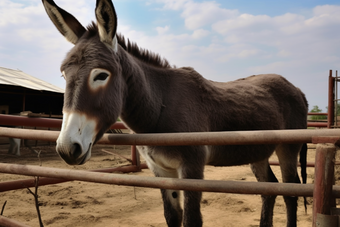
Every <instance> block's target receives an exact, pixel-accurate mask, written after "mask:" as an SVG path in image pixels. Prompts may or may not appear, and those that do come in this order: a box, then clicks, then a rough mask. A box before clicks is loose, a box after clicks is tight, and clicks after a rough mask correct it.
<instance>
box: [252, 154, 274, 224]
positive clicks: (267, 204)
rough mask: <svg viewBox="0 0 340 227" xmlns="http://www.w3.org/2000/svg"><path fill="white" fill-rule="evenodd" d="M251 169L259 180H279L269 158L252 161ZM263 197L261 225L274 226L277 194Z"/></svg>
mask: <svg viewBox="0 0 340 227" xmlns="http://www.w3.org/2000/svg"><path fill="white" fill-rule="evenodd" d="M251 169H252V171H253V173H254V174H255V177H256V178H257V180H258V181H259V182H278V180H277V178H276V177H275V175H274V173H273V171H272V169H271V168H270V166H269V163H268V159H266V160H263V161H260V162H256V163H252V164H251ZM261 198H262V210H261V219H260V227H271V226H273V211H274V205H275V199H276V196H265V195H263V196H262V197H261Z"/></svg>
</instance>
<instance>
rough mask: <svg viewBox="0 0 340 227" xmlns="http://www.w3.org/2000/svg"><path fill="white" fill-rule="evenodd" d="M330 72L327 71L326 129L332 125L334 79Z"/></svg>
mask: <svg viewBox="0 0 340 227" xmlns="http://www.w3.org/2000/svg"><path fill="white" fill-rule="evenodd" d="M332 75H333V74H332V70H329V78H328V126H327V127H328V128H331V127H332V126H333V125H334V98H335V97H334V77H333V76H332Z"/></svg>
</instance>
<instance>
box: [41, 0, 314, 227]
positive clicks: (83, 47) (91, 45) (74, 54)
mask: <svg viewBox="0 0 340 227" xmlns="http://www.w3.org/2000/svg"><path fill="white" fill-rule="evenodd" d="M42 2H43V5H44V7H45V9H46V12H47V14H48V16H49V17H50V19H51V20H52V22H53V23H54V25H55V26H56V27H57V29H58V30H59V32H60V33H61V34H62V35H63V36H65V38H66V39H67V40H68V41H70V42H71V43H73V44H74V45H75V46H74V47H73V48H72V49H71V50H70V52H69V53H68V54H67V56H66V58H65V60H64V61H63V63H62V65H61V72H62V74H63V76H64V78H65V80H66V90H65V97H64V107H63V114H64V119H63V123H62V129H61V132H60V135H59V137H58V140H57V146H56V150H57V153H58V154H59V155H60V156H61V158H62V159H63V160H64V161H65V162H66V163H68V164H70V165H81V164H84V163H85V162H86V161H88V160H89V159H90V156H91V148H92V146H93V145H94V144H95V143H96V142H97V141H98V140H99V139H100V138H101V136H102V135H103V134H104V132H105V131H106V130H107V129H108V128H109V127H110V126H111V125H112V124H113V123H114V122H115V121H116V119H117V118H118V117H120V119H122V120H123V121H124V123H125V124H126V125H127V126H128V127H129V128H130V129H131V130H133V131H134V132H136V133H163V132H172V133H176V132H208V131H227V130H229V131H238V130H274V129H305V128H306V127H307V108H308V105H307V101H306V98H305V96H304V94H303V93H302V92H301V91H300V89H298V88H296V87H295V86H294V85H292V84H291V83H290V82H288V81H287V80H286V79H285V78H283V77H282V76H279V75H275V74H267V75H256V76H250V77H247V78H244V79H239V80H236V81H233V82H227V83H219V82H214V81H210V80H207V79H205V78H203V77H202V76H201V75H200V74H199V73H198V72H196V71H195V70H194V69H193V68H189V67H183V68H175V67H171V66H170V64H169V63H168V61H167V60H165V59H163V58H161V57H160V56H159V55H157V54H154V53H151V52H149V51H148V50H145V49H141V48H139V47H138V46H137V45H136V44H135V43H131V42H130V41H126V40H125V38H124V37H123V36H122V35H118V34H116V29H117V15H116V12H115V8H114V6H113V3H112V2H111V1H110V0H97V2H96V9H95V15H96V23H95V22H92V23H91V24H90V25H89V26H87V27H86V28H85V27H83V26H82V25H81V24H80V23H79V22H78V20H77V19H76V18H75V17H73V16H72V15H71V14H69V13H67V12H66V11H64V10H63V9H61V8H59V7H58V6H57V5H56V4H55V3H54V2H53V1H52V0H42ZM302 147H303V144H276V145H275V144H272V145H239V146H172V147H164V146H139V147H138V150H139V152H140V154H141V155H142V156H143V157H144V159H145V160H146V162H147V165H148V167H149V168H150V169H151V170H152V171H153V173H154V174H155V176H156V177H171V178H182V179H203V171H204V166H205V165H213V166H233V165H243V164H249V163H250V164H251V169H252V171H253V172H254V174H255V176H256V178H257V180H258V181H261V182H265V181H266V182H278V180H277V178H276V177H275V175H274V174H273V172H272V170H271V168H270V166H269V163H268V158H269V157H270V156H271V154H272V153H273V152H274V150H275V151H276V154H277V156H278V158H279V161H280V167H281V172H282V178H283V182H289V183H300V179H299V176H298V173H297V164H296V163H297V158H298V155H299V153H300V151H301V149H302ZM304 148H305V146H304ZM304 159H305V158H304ZM161 195H162V199H163V204H164V216H165V219H166V222H167V224H168V226H170V227H179V226H181V225H182V223H183V226H185V227H188V226H191V227H199V226H202V224H203V221H202V216H201V212H200V201H201V197H202V193H201V192H194V191H184V192H183V195H181V194H180V192H179V191H177V190H163V189H162V190H161ZM181 197H183V209H182V206H181V202H180V199H181ZM275 198H276V196H262V212H261V219H260V226H272V224H273V219H272V217H273V208H274V203H275ZM284 201H285V203H286V208H287V226H290V227H291V226H296V211H297V198H296V197H289V196H285V197H284Z"/></svg>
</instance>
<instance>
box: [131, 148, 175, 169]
mask: <svg viewBox="0 0 340 227" xmlns="http://www.w3.org/2000/svg"><path fill="white" fill-rule="evenodd" d="M137 149H138V151H139V153H140V155H141V156H142V157H143V158H144V159H145V161H146V163H147V165H148V167H149V168H150V169H151V170H153V171H154V172H155V170H156V169H158V170H160V169H161V170H163V171H169V172H172V171H174V170H177V169H179V168H180V166H181V162H180V159H179V158H176V157H173V156H171V155H169V152H166V150H164V151H163V150H162V149H160V148H159V147H157V150H156V149H155V148H154V147H149V146H137ZM157 172H158V171H157Z"/></svg>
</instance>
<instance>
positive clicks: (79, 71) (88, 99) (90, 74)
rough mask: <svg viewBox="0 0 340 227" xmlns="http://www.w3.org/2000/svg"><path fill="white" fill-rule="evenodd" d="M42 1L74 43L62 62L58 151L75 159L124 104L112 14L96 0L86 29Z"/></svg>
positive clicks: (105, 1) (87, 152) (105, 0)
mask: <svg viewBox="0 0 340 227" xmlns="http://www.w3.org/2000/svg"><path fill="white" fill-rule="evenodd" d="M42 2H43V4H44V7H45V9H46V12H47V14H48V16H49V17H50V19H51V20H52V22H53V23H54V25H55V26H56V27H57V29H58V30H59V31H60V33H61V34H62V35H64V36H65V38H66V39H67V40H68V41H70V42H71V43H73V44H74V45H75V46H74V47H73V48H72V49H71V51H70V52H69V53H68V54H67V56H66V58H65V60H64V62H63V63H62V65H61V72H62V74H63V76H64V78H65V80H66V89H65V96H64V107H63V113H64V119H63V124H62V128H61V132H60V135H59V137H58V140H57V152H58V154H59V155H60V156H61V157H62V158H63V159H64V160H65V161H66V162H67V163H68V164H71V165H80V164H83V163H85V162H86V161H87V160H88V159H89V158H90V157H91V148H92V146H93V144H94V143H95V142H97V140H99V139H100V138H101V136H102V135H103V134H104V132H105V131H106V130H107V129H108V128H109V127H110V126H111V125H112V124H113V123H114V122H115V120H116V119H117V118H118V116H119V114H120V112H121V109H122V105H123V95H124V83H123V77H122V69H121V67H120V64H119V56H118V43H117V38H116V28H117V16H116V12H115V9H114V7H113V4H112V2H111V0H97V3H96V9H95V14H96V19H97V24H94V23H93V24H92V25H90V26H89V27H87V29H85V28H84V27H83V26H82V25H81V24H80V23H79V22H78V20H77V19H75V18H74V17H73V16H72V15H71V14H69V13H67V12H66V11H64V10H63V9H61V8H59V7H58V6H57V5H56V4H55V3H54V2H53V0H42Z"/></svg>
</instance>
